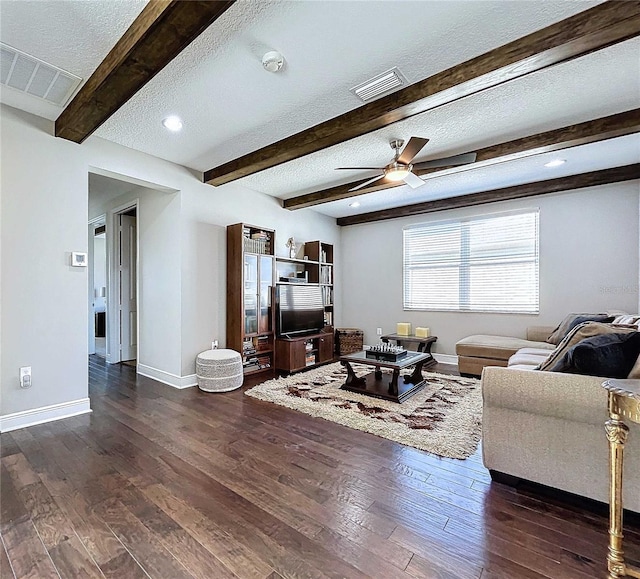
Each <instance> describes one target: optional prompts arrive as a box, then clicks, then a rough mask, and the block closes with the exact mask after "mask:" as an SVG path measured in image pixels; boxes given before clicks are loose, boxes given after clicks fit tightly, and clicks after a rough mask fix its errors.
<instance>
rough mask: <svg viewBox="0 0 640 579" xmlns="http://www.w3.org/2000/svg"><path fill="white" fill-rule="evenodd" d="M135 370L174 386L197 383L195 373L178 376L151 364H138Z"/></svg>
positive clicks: (194, 384) (188, 386)
mask: <svg viewBox="0 0 640 579" xmlns="http://www.w3.org/2000/svg"><path fill="white" fill-rule="evenodd" d="M137 372H138V374H141V375H142V376H146V377H147V378H153V379H154V380H157V381H158V382H162V383H163V384H168V385H169V386H173V387H174V388H190V387H191V386H197V384H198V382H197V380H196V375H195V374H189V375H187V376H178V375H176V374H171V373H170V372H165V371H164V370H158V368H154V367H152V366H146V365H145V364H138V367H137Z"/></svg>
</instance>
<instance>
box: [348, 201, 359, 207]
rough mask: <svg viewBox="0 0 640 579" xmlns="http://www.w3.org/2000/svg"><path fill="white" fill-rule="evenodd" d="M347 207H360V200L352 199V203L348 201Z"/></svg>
mask: <svg viewBox="0 0 640 579" xmlns="http://www.w3.org/2000/svg"><path fill="white" fill-rule="evenodd" d="M349 207H360V201H354V202H353V203H349Z"/></svg>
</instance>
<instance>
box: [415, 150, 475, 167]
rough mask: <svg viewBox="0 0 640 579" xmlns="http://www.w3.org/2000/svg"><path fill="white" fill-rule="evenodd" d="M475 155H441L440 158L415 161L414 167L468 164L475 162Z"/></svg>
mask: <svg viewBox="0 0 640 579" xmlns="http://www.w3.org/2000/svg"><path fill="white" fill-rule="evenodd" d="M476 157H477V155H476V154H475V153H464V154H462V155H454V156H453V157H443V158H442V159H432V160H431V161H424V162H423V163H416V164H415V165H414V166H413V168H414V169H418V170H419V169H433V168H436V167H455V166H456V165H468V164H469V163H475V161H476Z"/></svg>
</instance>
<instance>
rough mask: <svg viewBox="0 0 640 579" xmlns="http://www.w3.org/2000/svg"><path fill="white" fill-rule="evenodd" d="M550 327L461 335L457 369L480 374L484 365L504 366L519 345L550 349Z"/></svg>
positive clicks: (518, 348) (458, 345)
mask: <svg viewBox="0 0 640 579" xmlns="http://www.w3.org/2000/svg"><path fill="white" fill-rule="evenodd" d="M553 330H554V328H553V327H547V326H530V327H529V328H527V337H526V339H524V338H511V337H508V336H490V335H485V334H478V335H474V336H468V337H467V338H463V339H462V340H460V341H459V342H458V343H457V344H456V354H457V355H458V370H459V371H460V374H462V375H463V376H467V375H468V376H480V374H482V369H483V368H484V367H485V366H506V365H507V363H508V361H509V358H511V356H513V355H514V354H515V353H516V352H517V351H518V350H521V349H522V348H535V349H544V350H549V352H550V353H551V351H552V350H553V349H554V348H555V345H554V344H549V343H547V342H546V339H547V338H548V336H549V335H550V334H551V332H553Z"/></svg>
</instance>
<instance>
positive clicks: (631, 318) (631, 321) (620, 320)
mask: <svg viewBox="0 0 640 579" xmlns="http://www.w3.org/2000/svg"><path fill="white" fill-rule="evenodd" d="M611 323H613V324H619V325H622V326H637V325H639V324H640V314H625V315H621V316H616V317H615V318H614V320H613V322H611Z"/></svg>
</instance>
